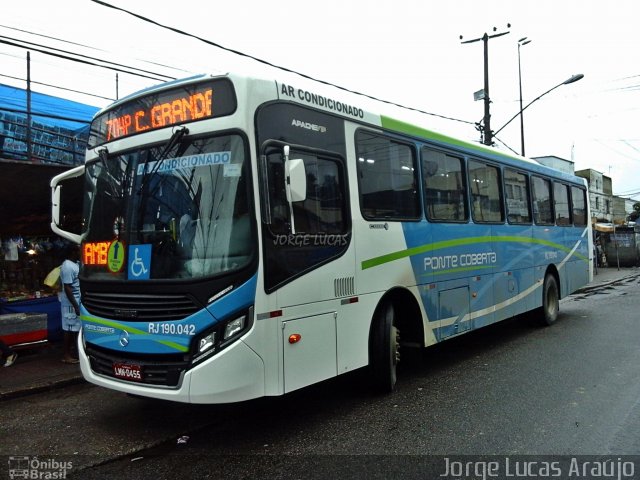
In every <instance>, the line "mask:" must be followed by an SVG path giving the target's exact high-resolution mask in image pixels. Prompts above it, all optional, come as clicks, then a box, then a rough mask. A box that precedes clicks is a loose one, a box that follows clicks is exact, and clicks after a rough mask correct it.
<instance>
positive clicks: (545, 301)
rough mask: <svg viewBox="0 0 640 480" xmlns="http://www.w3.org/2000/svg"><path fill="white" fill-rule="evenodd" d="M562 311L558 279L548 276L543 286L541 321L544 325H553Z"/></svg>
mask: <svg viewBox="0 0 640 480" xmlns="http://www.w3.org/2000/svg"><path fill="white" fill-rule="evenodd" d="M559 310H560V291H559V289H558V281H557V280H556V277H555V276H554V275H551V274H547V275H546V276H545V277H544V284H543V285H542V315H541V316H540V321H541V323H542V324H543V325H552V324H554V323H555V322H556V320H557V319H558V311H559Z"/></svg>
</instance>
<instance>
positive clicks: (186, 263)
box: [82, 135, 257, 280]
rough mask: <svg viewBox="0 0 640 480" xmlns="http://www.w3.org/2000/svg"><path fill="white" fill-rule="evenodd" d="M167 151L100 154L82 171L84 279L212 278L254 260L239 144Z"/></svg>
mask: <svg viewBox="0 0 640 480" xmlns="http://www.w3.org/2000/svg"><path fill="white" fill-rule="evenodd" d="M169 145H170V146H169V148H167V146H166V144H161V145H156V146H153V147H145V148H141V149H137V150H133V151H128V152H126V153H122V154H118V155H109V154H107V153H106V152H103V153H102V154H101V155H100V159H97V160H95V161H92V162H90V163H88V164H87V166H86V179H85V180H86V182H87V187H86V198H85V202H84V222H85V225H84V230H85V231H84V235H83V237H84V240H83V249H82V252H83V262H82V264H83V277H84V278H89V279H105V280H107V279H112V280H152V279H182V278H185V279H193V278H200V277H210V276H215V275H219V274H223V273H227V272H230V271H234V270H237V269H239V268H242V267H243V266H245V265H246V264H247V263H248V262H249V261H250V259H251V258H252V255H253V252H254V250H255V245H256V244H257V242H255V241H254V240H253V238H254V237H255V235H254V234H253V233H252V226H251V225H252V223H251V221H250V218H251V215H250V213H251V212H250V210H249V208H250V207H249V205H250V204H251V202H250V201H249V189H248V183H249V182H248V171H249V170H248V165H245V148H244V143H243V140H242V138H241V137H240V136H238V135H226V136H209V137H198V138H192V137H188V136H185V137H183V138H180V139H179V141H177V142H175V143H174V144H173V145H171V142H170V143H169ZM247 163H248V162H247Z"/></svg>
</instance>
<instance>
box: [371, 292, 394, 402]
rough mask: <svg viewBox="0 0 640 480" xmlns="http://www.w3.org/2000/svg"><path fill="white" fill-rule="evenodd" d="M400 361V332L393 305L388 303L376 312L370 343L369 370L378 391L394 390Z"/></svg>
mask: <svg viewBox="0 0 640 480" xmlns="http://www.w3.org/2000/svg"><path fill="white" fill-rule="evenodd" d="M399 361H400V331H399V330H398V328H397V327H396V326H395V312H394V309H393V305H392V304H391V303H388V302H387V303H383V304H382V305H380V306H379V307H378V309H377V310H376V313H375V315H374V318H373V324H372V326H371V336H370V341H369V368H370V371H371V381H372V383H373V386H374V388H375V389H376V390H378V391H381V392H386V393H388V392H392V391H393V390H394V388H395V386H396V380H397V373H396V368H397V365H398V362H399Z"/></svg>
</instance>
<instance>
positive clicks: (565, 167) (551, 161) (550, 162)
mask: <svg viewBox="0 0 640 480" xmlns="http://www.w3.org/2000/svg"><path fill="white" fill-rule="evenodd" d="M533 160H535V161H536V162H538V163H541V164H542V165H544V166H546V167H551V168H555V169H556V170H560V171H561V172H565V173H570V174H572V175H573V173H574V168H575V165H574V163H573V162H572V161H571V160H566V159H564V158H560V157H556V156H554V155H547V156H544V157H533Z"/></svg>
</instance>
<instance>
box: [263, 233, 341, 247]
mask: <svg viewBox="0 0 640 480" xmlns="http://www.w3.org/2000/svg"><path fill="white" fill-rule="evenodd" d="M348 243H349V235H348V234H344V235H338V234H331V233H290V234H288V235H276V236H275V238H274V239H273V244H274V245H276V246H281V247H285V246H286V247H346V246H347V245H348Z"/></svg>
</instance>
